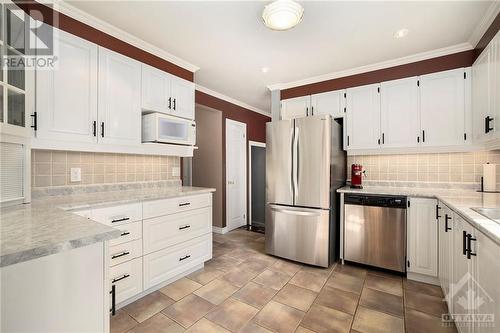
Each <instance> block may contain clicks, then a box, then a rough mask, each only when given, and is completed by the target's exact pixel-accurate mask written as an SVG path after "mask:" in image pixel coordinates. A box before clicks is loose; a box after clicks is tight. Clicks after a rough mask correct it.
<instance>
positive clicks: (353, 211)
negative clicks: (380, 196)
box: [344, 204, 406, 272]
mask: <svg viewBox="0 0 500 333" xmlns="http://www.w3.org/2000/svg"><path fill="white" fill-rule="evenodd" d="M344 233H345V234H344V239H345V241H344V247H345V248H344V259H345V260H348V261H353V262H358V263H362V264H367V265H372V266H377V267H382V268H386V269H390V270H394V271H399V272H404V271H405V269H406V267H405V254H406V209H403V208H392V207H391V208H389V207H376V206H362V205H350V204H346V205H345V231H344Z"/></svg>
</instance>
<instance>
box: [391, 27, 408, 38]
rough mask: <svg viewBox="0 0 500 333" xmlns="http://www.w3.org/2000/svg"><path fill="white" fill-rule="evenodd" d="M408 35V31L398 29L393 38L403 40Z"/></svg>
mask: <svg viewBox="0 0 500 333" xmlns="http://www.w3.org/2000/svg"><path fill="white" fill-rule="evenodd" d="M406 35H408V29H399V30H398V31H396V32H395V33H394V38H404V37H406Z"/></svg>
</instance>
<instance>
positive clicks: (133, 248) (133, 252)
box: [109, 239, 142, 266]
mask: <svg viewBox="0 0 500 333" xmlns="http://www.w3.org/2000/svg"><path fill="white" fill-rule="evenodd" d="M141 256H142V240H141V239H137V240H134V241H131V242H127V243H122V244H118V245H115V246H110V247H109V258H110V259H109V265H110V266H115V265H118V264H121V263H123V262H125V261H129V260H131V259H134V258H139V257H141Z"/></svg>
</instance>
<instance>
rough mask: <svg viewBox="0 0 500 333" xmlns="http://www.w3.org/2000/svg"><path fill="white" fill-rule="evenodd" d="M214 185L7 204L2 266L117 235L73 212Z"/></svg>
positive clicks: (0, 227) (0, 239)
mask: <svg viewBox="0 0 500 333" xmlns="http://www.w3.org/2000/svg"><path fill="white" fill-rule="evenodd" d="M214 191H215V189H211V188H201V187H189V186H175V187H158V188H141V189H132V190H122V191H104V192H93V193H79V194H65V195H57V196H49V197H43V198H37V199H34V200H33V201H32V202H31V203H29V204H24V205H16V206H12V207H5V208H2V209H1V212H0V267H3V266H8V265H13V264H16V263H20V262H24V261H28V260H32V259H36V258H40V257H43V256H47V255H51V254H55V253H58V252H62V251H65V250H69V249H74V248H78V247H83V246H86V245H90V244H94V243H97V242H102V241H106V240H110V239H113V238H117V237H119V236H120V233H121V232H120V230H118V229H115V228H112V227H109V226H106V225H104V224H101V223H98V222H95V221H92V220H89V219H87V218H85V217H82V216H79V215H76V214H73V213H72V212H71V211H72V210H80V209H91V208H97V207H103V206H112V205H118V204H125V203H131V202H142V201H148V200H157V199H168V198H174V197H182V196H187V195H194V194H201V193H210V192H214Z"/></svg>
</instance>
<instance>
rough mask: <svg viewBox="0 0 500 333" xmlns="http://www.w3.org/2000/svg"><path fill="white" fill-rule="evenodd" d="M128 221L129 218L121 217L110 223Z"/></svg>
mask: <svg viewBox="0 0 500 333" xmlns="http://www.w3.org/2000/svg"><path fill="white" fill-rule="evenodd" d="M128 220H130V217H123V218H121V219H116V220H111V223H116V222H123V221H128Z"/></svg>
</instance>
